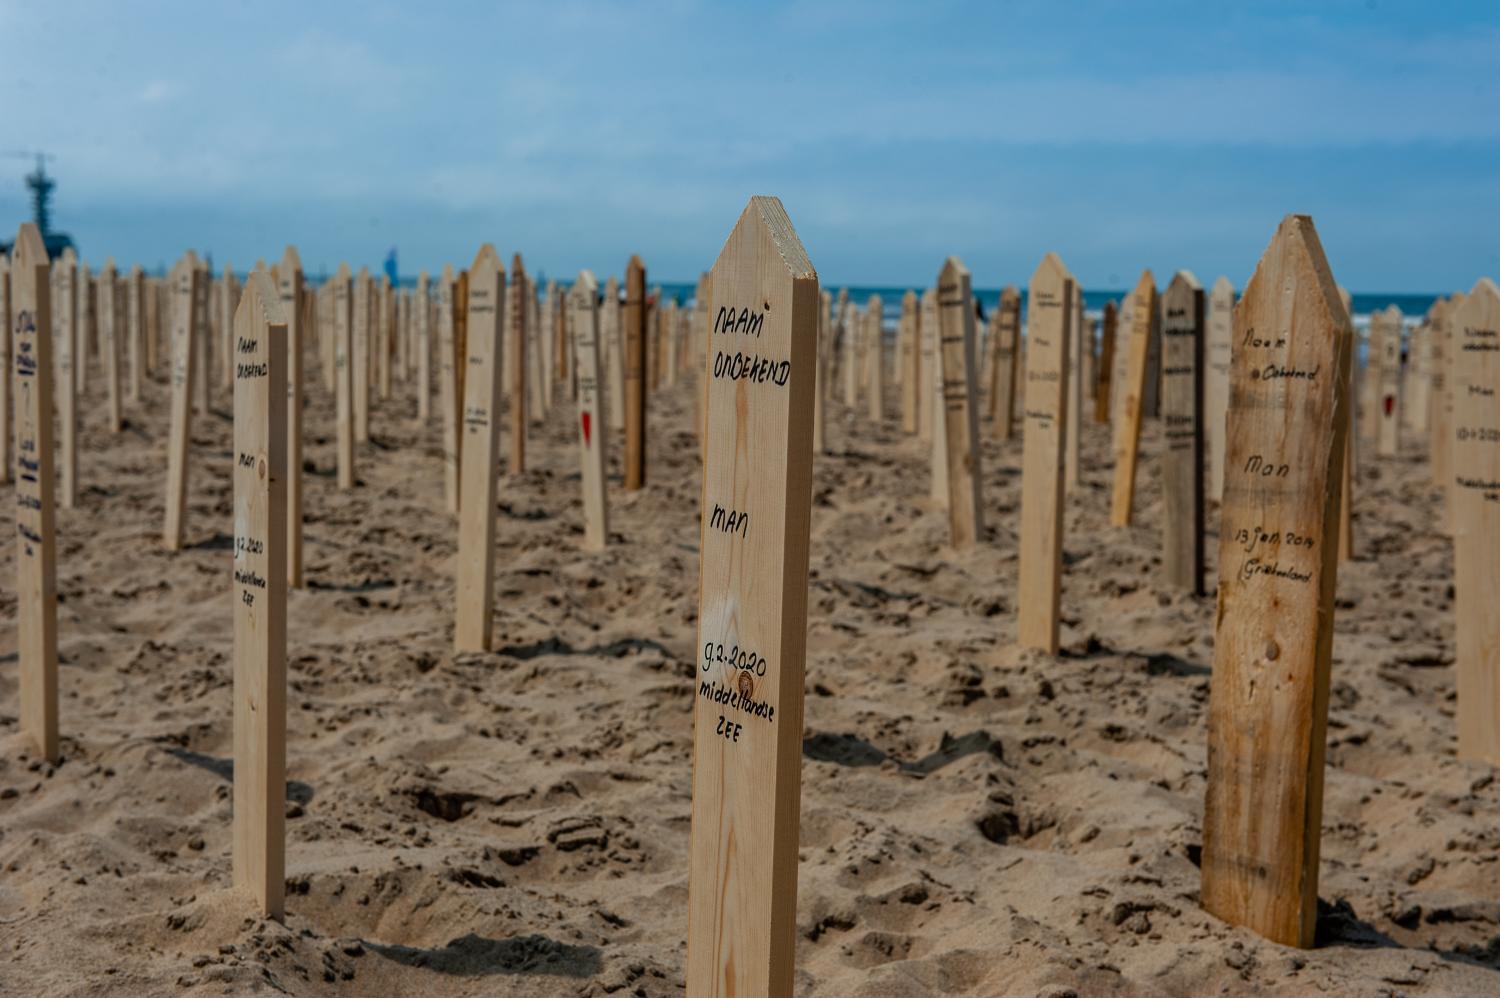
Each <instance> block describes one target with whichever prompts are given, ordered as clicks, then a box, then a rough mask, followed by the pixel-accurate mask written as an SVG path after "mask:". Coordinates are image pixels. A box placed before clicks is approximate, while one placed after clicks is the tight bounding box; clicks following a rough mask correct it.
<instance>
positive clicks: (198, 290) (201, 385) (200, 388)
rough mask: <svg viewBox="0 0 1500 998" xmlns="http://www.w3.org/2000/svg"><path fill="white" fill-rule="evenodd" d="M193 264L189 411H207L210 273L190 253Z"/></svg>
mask: <svg viewBox="0 0 1500 998" xmlns="http://www.w3.org/2000/svg"><path fill="white" fill-rule="evenodd" d="M193 259H194V266H195V267H197V269H198V271H199V274H198V280H197V281H195V282H194V283H193V297H192V305H191V307H192V310H193V335H194V336H196V337H197V338H198V345H197V348H196V349H197V351H198V354H197V358H196V359H195V360H194V362H193V411H194V412H197V413H202V414H204V415H207V414H208V412H209V406H210V404H211V402H212V392H211V391H210V389H211V388H212V375H211V373H210V372H212V371H213V357H214V332H213V329H212V325H211V324H212V316H213V310H212V309H210V308H209V307H208V293H209V290H210V289H211V288H212V287H213V283H214V275H213V273H212V272H211V271H210V270H209V269H208V261H207V260H199V259H198V258H197V257H194V258H193Z"/></svg>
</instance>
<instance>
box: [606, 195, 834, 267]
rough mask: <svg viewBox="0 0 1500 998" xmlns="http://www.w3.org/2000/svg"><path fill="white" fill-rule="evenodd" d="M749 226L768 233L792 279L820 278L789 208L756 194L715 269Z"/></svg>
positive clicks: (722, 251)
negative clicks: (798, 235)
mask: <svg viewBox="0 0 1500 998" xmlns="http://www.w3.org/2000/svg"><path fill="white" fill-rule="evenodd" d="M747 225H754V226H758V227H759V228H760V229H762V230H763V231H764V232H765V233H766V235H767V237H769V239H770V241H771V245H773V246H775V247H776V252H777V253H778V254H779V255H780V256H781V262H782V264H783V265H784V266H785V267H786V269H787V272H788V273H789V274H791V275H792V277H793V278H796V279H802V278H815V277H817V276H818V272H817V271H816V270H814V269H813V265H812V261H811V260H809V259H808V257H807V251H806V250H805V249H803V248H802V240H801V239H798V238H797V230H796V229H794V228H792V220H791V218H789V217H788V216H787V213H786V209H785V208H783V207H782V206H781V199H780V198H775V197H768V196H766V195H763V194H757V195H755V196H754V197H752V198H751V199H750V203H749V204H747V205H745V210H744V211H743V212H741V213H740V220H739V221H738V222H736V223H735V224H734V229H733V230H732V231H731V232H730V233H729V238H728V239H726V240H724V248H723V249H721V250H720V251H719V257H718V259H717V260H715V261H714V269H715V270H717V269H718V267H719V263H720V262H722V261H723V259H724V254H725V253H728V252H729V250H730V247H731V246H733V245H735V242H736V239H737V237H738V236H740V234H741V233H742V232H743V231H744V230H745V226H747ZM630 262H631V265H632V266H634V265H635V264H636V262H637V260H636V258H635V257H631V258H630Z"/></svg>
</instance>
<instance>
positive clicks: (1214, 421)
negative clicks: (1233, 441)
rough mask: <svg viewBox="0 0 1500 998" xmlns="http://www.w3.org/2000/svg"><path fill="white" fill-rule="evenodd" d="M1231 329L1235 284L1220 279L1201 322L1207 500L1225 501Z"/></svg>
mask: <svg viewBox="0 0 1500 998" xmlns="http://www.w3.org/2000/svg"><path fill="white" fill-rule="evenodd" d="M1233 329H1234V285H1233V284H1232V283H1230V281H1229V278H1227V277H1224V276H1222V275H1221V276H1220V277H1219V278H1218V280H1216V281H1214V285H1213V287H1212V288H1211V289H1209V294H1208V314H1207V316H1206V318H1205V320H1204V337H1205V339H1204V346H1203V353H1204V363H1205V366H1204V369H1203V419H1204V446H1205V447H1207V448H1208V497H1209V498H1210V499H1212V500H1213V501H1214V502H1222V501H1223V499H1224V442H1225V440H1224V434H1225V429H1224V420H1225V418H1226V416H1227V413H1228V412H1229V355H1230V340H1231V339H1232V338H1233Z"/></svg>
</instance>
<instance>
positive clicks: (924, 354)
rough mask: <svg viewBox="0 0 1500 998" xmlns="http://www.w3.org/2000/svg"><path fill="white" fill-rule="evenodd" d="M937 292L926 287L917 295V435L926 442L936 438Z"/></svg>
mask: <svg viewBox="0 0 1500 998" xmlns="http://www.w3.org/2000/svg"><path fill="white" fill-rule="evenodd" d="M937 325H938V324H937V293H936V292H935V291H933V289H932V288H924V289H923V290H922V293H921V294H920V295H918V296H917V372H918V373H917V438H918V439H919V440H921V441H922V442H923V443H924V444H925V443H931V442H932V439H933V433H932V424H933V417H934V416H935V415H937V403H936V402H934V401H933V398H934V396H935V394H936V393H935V391H934V389H935V388H936V387H937V384H938V375H937V374H936V373H934V372H936V371H937V370H938V368H939V366H940V365H939V364H938V352H937V350H938V335H937Z"/></svg>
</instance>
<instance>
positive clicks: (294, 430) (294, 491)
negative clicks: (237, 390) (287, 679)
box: [224, 245, 305, 589]
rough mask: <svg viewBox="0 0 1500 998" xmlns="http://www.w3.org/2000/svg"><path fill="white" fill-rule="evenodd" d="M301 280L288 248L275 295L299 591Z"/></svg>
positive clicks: (292, 576)
mask: <svg viewBox="0 0 1500 998" xmlns="http://www.w3.org/2000/svg"><path fill="white" fill-rule="evenodd" d="M303 282H304V278H303V275H302V257H301V256H300V255H299V254H298V253H297V247H295V246H290V245H289V246H287V248H286V249H285V250H284V251H283V252H282V254H281V265H280V266H279V267H278V268H277V270H276V284H277V287H276V295H277V301H278V302H279V303H280V306H281V315H282V318H283V319H284V320H285V323H286V332H285V333H284V334H282V335H283V336H284V337H285V339H286V377H285V379H284V380H285V381H286V581H287V585H289V586H291V587H292V588H293V589H301V588H302V344H303V340H304V329H303V327H304V325H305V323H304V322H303V320H302V309H303V298H304V283H303ZM224 287H225V289H226V290H227V291H229V292H230V293H231V294H232V295H233V294H235V293H236V291H237V289H236V287H235V282H234V272H233V271H231V270H229V269H228V268H227V267H226V268H225V274H224Z"/></svg>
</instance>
